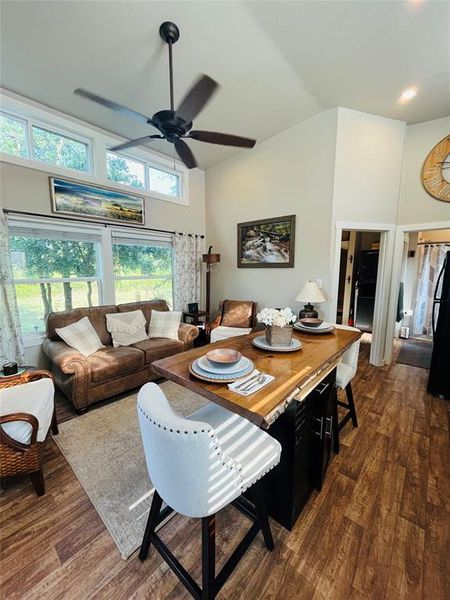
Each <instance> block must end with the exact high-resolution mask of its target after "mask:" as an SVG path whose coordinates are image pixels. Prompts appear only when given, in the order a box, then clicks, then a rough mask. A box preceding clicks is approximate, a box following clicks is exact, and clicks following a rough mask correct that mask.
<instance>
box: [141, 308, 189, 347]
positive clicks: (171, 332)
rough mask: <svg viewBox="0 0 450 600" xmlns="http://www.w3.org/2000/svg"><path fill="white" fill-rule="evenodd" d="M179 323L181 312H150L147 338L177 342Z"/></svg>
mask: <svg viewBox="0 0 450 600" xmlns="http://www.w3.org/2000/svg"><path fill="white" fill-rule="evenodd" d="M180 322H181V310H152V316H151V319H150V323H149V326H148V337H149V338H152V339H153V338H168V339H170V340H178V330H179V329H180Z"/></svg>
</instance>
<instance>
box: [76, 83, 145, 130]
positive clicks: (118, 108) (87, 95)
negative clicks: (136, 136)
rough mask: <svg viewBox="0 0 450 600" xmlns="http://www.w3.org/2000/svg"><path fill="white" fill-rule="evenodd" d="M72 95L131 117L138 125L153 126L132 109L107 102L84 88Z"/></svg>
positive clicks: (143, 116) (78, 89)
mask: <svg viewBox="0 0 450 600" xmlns="http://www.w3.org/2000/svg"><path fill="white" fill-rule="evenodd" d="M73 93H74V94H76V95H77V96H82V97H83V98H87V99H88V100H92V102H96V103H97V104H100V105H101V106H106V107H107V108H111V109H112V110H115V111H116V112H119V113H121V114H123V115H125V116H127V117H131V118H132V119H134V120H135V121H139V122H140V123H149V124H150V125H153V121H152V120H151V118H150V117H146V116H145V115H142V114H141V113H139V112H136V111H135V110H133V109H132V108H128V107H127V106H123V105H122V104H119V103H118V102H114V101H113V100H108V99H107V98H103V97H102V96H98V95H97V94H94V93H92V92H89V91H88V90H85V89H84V88H77V89H76V90H74V91H73Z"/></svg>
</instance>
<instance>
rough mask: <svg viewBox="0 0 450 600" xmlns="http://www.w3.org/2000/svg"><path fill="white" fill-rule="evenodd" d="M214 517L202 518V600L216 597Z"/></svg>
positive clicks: (210, 599) (211, 599)
mask: <svg viewBox="0 0 450 600" xmlns="http://www.w3.org/2000/svg"><path fill="white" fill-rule="evenodd" d="M215 586H216V515H210V516H209V517H203V518H202V600H213V599H214V598H215V597H216V593H215Z"/></svg>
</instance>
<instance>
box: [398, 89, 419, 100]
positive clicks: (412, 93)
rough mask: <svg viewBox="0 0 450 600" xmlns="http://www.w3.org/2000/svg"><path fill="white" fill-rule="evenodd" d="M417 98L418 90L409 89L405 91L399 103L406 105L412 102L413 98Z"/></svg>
mask: <svg viewBox="0 0 450 600" xmlns="http://www.w3.org/2000/svg"><path fill="white" fill-rule="evenodd" d="M416 96H417V88H415V87H412V88H408V89H407V90H405V91H404V92H403V93H402V94H401V96H400V98H399V101H400V102H401V103H402V104H404V103H406V102H409V101H410V100H412V99H413V98H415V97H416Z"/></svg>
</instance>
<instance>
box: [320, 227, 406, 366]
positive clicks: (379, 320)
mask: <svg viewBox="0 0 450 600" xmlns="http://www.w3.org/2000/svg"><path fill="white" fill-rule="evenodd" d="M344 230H349V231H379V232H380V234H381V237H380V254H379V259H378V272H377V283H376V292H375V306H374V311H373V328H372V344H371V346H370V357H369V362H370V363H371V364H372V365H375V366H377V367H381V366H383V365H384V364H385V349H386V327H387V323H388V311H389V290H390V284H391V269H390V265H391V264H392V257H393V251H394V235H395V224H394V223H364V222H361V223H358V222H346V221H336V222H335V228H334V236H335V239H334V256H333V259H332V261H331V266H332V271H331V273H330V282H331V293H330V319H331V320H332V321H333V322H334V320H335V319H336V311H337V300H338V292H339V261H340V255H341V239H342V231H344ZM332 247H333V245H332Z"/></svg>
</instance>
